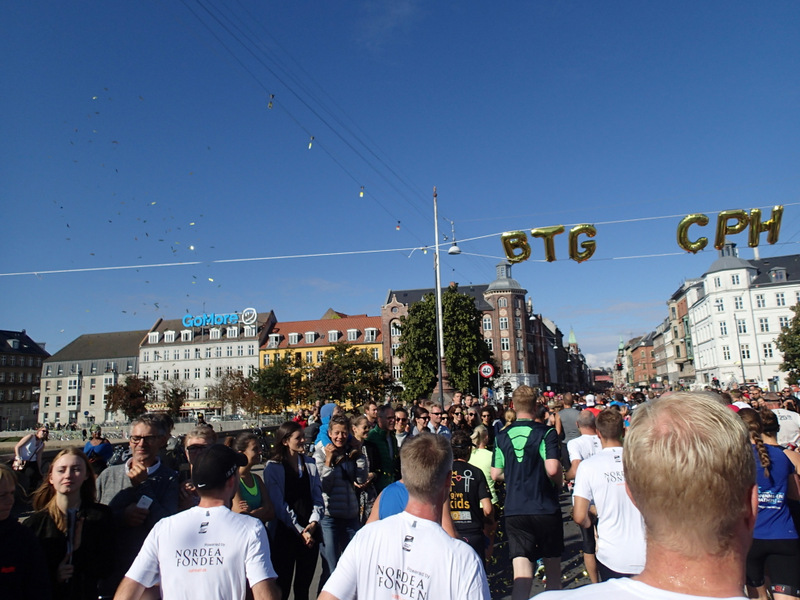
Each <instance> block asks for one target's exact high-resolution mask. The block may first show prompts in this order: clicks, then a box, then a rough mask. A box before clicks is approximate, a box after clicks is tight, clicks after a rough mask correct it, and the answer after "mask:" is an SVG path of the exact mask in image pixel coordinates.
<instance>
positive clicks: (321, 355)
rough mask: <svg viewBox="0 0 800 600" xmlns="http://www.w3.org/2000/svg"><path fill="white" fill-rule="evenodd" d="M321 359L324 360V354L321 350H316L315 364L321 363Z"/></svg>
mask: <svg viewBox="0 0 800 600" xmlns="http://www.w3.org/2000/svg"><path fill="white" fill-rule="evenodd" d="M323 358H325V353H324V352H323V351H322V350H317V362H318V363H321V362H322V359H323Z"/></svg>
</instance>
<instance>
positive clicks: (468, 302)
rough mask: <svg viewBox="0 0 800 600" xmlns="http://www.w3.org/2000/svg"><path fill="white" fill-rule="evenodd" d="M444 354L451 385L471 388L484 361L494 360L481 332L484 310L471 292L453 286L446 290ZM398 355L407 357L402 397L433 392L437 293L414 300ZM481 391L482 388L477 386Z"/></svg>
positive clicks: (409, 398)
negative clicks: (478, 307)
mask: <svg viewBox="0 0 800 600" xmlns="http://www.w3.org/2000/svg"><path fill="white" fill-rule="evenodd" d="M442 313H443V319H442V325H443V330H444V355H445V359H446V363H447V372H448V374H449V379H450V383H451V385H452V386H453V387H454V388H456V389H460V390H468V389H471V387H473V386H475V385H477V383H476V373H477V371H478V365H480V364H481V363H482V362H492V360H491V352H490V351H489V347H488V346H487V345H486V342H484V341H483V335H482V333H481V312H480V311H479V310H478V309H477V308H475V301H474V299H473V298H472V297H471V296H468V295H466V294H461V293H459V292H458V287H457V286H451V287H450V288H448V289H447V290H445V291H444V292H443V293H442ZM400 322H401V330H402V335H401V337H400V348H398V351H397V352H398V356H400V357H401V358H402V359H403V383H404V384H405V390H404V391H403V394H402V397H403V400H404V401H406V402H413V401H414V400H416V399H417V398H421V397H423V396H429V395H430V394H431V392H432V391H433V388H434V387H435V386H436V374H437V365H436V297H435V294H433V293H431V294H428V295H427V296H425V297H424V298H423V299H422V300H421V301H420V302H417V303H416V304H412V305H411V306H410V307H409V310H408V316H406V317H403V318H401V319H400ZM476 391H480V390H476Z"/></svg>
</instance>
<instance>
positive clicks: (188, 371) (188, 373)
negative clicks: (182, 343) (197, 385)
mask: <svg viewBox="0 0 800 600" xmlns="http://www.w3.org/2000/svg"><path fill="white" fill-rule="evenodd" d="M191 374H192V370H191V369H184V370H183V378H184V379H189V377H190V376H191Z"/></svg>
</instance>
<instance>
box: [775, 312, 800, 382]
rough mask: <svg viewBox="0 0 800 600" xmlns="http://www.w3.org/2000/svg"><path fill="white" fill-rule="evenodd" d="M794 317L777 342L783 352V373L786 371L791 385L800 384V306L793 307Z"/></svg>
mask: <svg viewBox="0 0 800 600" xmlns="http://www.w3.org/2000/svg"><path fill="white" fill-rule="evenodd" d="M792 312H794V317H792V320H791V321H790V322H789V326H788V327H784V328H783V330H782V331H781V334H780V335H779V336H778V338H777V339H776V340H775V345H776V346H778V350H780V351H781V352H783V362H782V363H781V366H780V369H781V371H785V372H786V374H787V376H786V379H787V381H788V382H789V384H790V385H794V384H796V383H798V382H800V304H795V305H794V306H793V307H792Z"/></svg>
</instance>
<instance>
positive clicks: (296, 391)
mask: <svg viewBox="0 0 800 600" xmlns="http://www.w3.org/2000/svg"><path fill="white" fill-rule="evenodd" d="M294 363H295V361H294V359H292V357H291V356H290V355H289V353H286V355H285V356H284V357H283V358H279V359H276V360H275V361H274V362H273V363H272V364H271V365H269V366H267V367H263V368H262V369H259V370H258V371H256V373H255V375H253V382H252V389H253V391H254V392H255V393H256V394H258V395H259V396H260V397H261V402H262V404H261V405H262V406H263V408H264V410H266V411H267V412H281V411H283V410H285V409H286V407H287V406H289V405H290V404H293V403H297V402H299V401H300V398H303V397H304V394H301V392H300V390H301V388H302V387H303V380H302V371H300V370H297V369H295V366H294Z"/></svg>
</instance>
